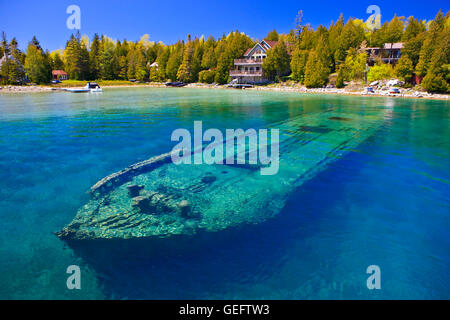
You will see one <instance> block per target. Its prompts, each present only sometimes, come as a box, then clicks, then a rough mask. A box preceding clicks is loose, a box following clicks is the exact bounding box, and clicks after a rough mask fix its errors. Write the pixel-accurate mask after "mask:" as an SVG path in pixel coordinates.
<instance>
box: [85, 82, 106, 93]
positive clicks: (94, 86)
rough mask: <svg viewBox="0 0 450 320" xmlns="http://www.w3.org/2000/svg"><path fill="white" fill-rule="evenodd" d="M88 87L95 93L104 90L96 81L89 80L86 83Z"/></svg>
mask: <svg viewBox="0 0 450 320" xmlns="http://www.w3.org/2000/svg"><path fill="white" fill-rule="evenodd" d="M86 89H87V90H89V91H90V92H93V93H96V92H103V90H102V88H100V86H99V85H98V84H97V83H95V82H88V83H87V85H86Z"/></svg>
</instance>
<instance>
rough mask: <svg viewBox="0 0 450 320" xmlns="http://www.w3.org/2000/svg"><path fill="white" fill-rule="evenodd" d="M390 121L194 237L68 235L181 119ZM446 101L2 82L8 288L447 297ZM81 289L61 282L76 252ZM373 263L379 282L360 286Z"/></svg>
mask: <svg viewBox="0 0 450 320" xmlns="http://www.w3.org/2000/svg"><path fill="white" fill-rule="evenodd" d="M368 110H369V111H370V110H372V111H375V110H376V111H379V110H381V112H383V117H384V120H383V122H382V126H381V127H380V128H379V129H378V130H377V131H376V132H375V133H374V134H373V135H372V136H371V137H370V138H369V139H367V140H366V141H365V142H364V143H362V144H361V145H360V146H359V147H358V148H357V149H356V150H353V151H352V152H350V153H348V154H346V155H345V156H344V157H342V158H340V159H338V160H337V161H335V162H333V163H332V164H331V165H329V166H328V167H327V169H326V170H324V171H322V172H321V173H319V174H318V175H316V176H315V177H314V178H313V179H311V180H309V181H308V182H306V183H305V184H303V185H302V186H301V187H299V188H298V189H297V190H295V192H294V193H293V194H291V196H290V198H289V200H288V202H287V204H286V206H285V207H284V209H283V210H282V211H281V212H280V214H278V215H277V216H276V217H275V218H273V219H271V220H269V221H266V222H264V223H262V224H259V225H251V226H242V227H239V228H235V229H230V230H225V231H222V232H218V233H206V234H199V235H198V236H196V237H194V238H189V237H188V238H179V239H169V240H154V241H147V242H145V243H137V244H133V245H132V246H131V247H132V248H134V249H130V248H129V247H126V248H123V247H122V244H120V243H115V242H111V243H107V244H101V245H99V246H98V248H86V247H85V248H69V247H67V246H66V245H64V243H63V242H61V241H60V240H59V239H57V238H56V237H55V236H54V235H53V234H52V232H54V231H57V230H59V229H60V228H61V227H63V226H64V225H66V224H67V223H68V222H70V221H71V220H72V219H73V217H74V216H75V214H76V211H77V210H78V209H79V207H80V206H82V205H83V204H84V203H85V202H86V201H87V200H88V195H87V193H86V191H87V190H88V188H89V187H90V186H92V185H93V184H94V183H95V182H97V181H98V180H99V179H100V178H102V177H104V176H106V175H108V174H110V173H112V172H115V171H117V170H119V169H122V168H124V167H126V166H128V165H130V164H132V163H135V162H138V161H140V160H144V159H147V158H149V157H151V156H153V155H158V154H161V153H165V152H168V151H170V149H171V148H172V146H173V143H171V142H170V134H171V133H172V131H173V130H174V129H176V128H192V126H193V121H194V120H202V121H203V125H204V127H205V128H206V127H215V128H219V129H222V130H223V129H225V128H239V127H241V128H256V129H257V128H265V127H267V126H269V125H270V124H271V123H274V122H277V121H284V120H287V119H289V118H293V117H295V116H298V115H301V114H305V113H321V112H329V111H335V112H345V113H347V114H348V113H350V114H351V113H355V114H361V113H364V112H367V111H368ZM449 110H450V109H449V103H448V102H443V101H425V100H412V99H411V100H408V99H392V98H374V97H368V98H364V97H340V96H328V95H316V96H312V95H307V96H305V95H299V94H291V93H270V92H249V91H233V90H231V91H225V90H202V89H185V88H183V89H147V88H139V89H114V90H112V89H110V90H108V89H105V92H104V93H103V94H101V95H84V94H80V95H78V94H67V93H48V94H47V93H42V94H30V95H12V94H3V95H0V148H1V149H0V150H1V151H2V152H1V153H0V225H1V231H0V298H20V299H21V298H25V299H28V298H40V299H50V298H62V299H71V298H77V299H79V298H87V299H93V298H119V299H122V298H152V299H167V298H169V299H181V298H184V299H199V298H201V299H210V298H211V299H222V298H226V299H230V298H233V299H234V298H236V299H238V298H241V299H247V298H248V299H260V298H267V299H308V298H319V299H324V298H333V299H341V298H347V299H353V298H355V299H379V298H388V299H390V298H396V299H406V298H439V299H448V298H450V289H449V287H450V277H449V276H448V269H449V268H448V266H449V265H450V219H449V216H448V215H449V206H450V201H449V194H450V192H449V191H450V187H449V182H450V181H449V180H450V177H449V176H450V173H449V165H448V163H449V156H450V154H449V153H450V146H449V137H450V126H449V115H450V111H449ZM71 264H78V265H80V267H81V269H82V290H80V291H69V290H67V289H66V285H65V284H66V277H67V275H66V273H65V270H66V268H67V266H68V265H71ZM373 264H376V265H379V266H380V268H381V273H382V290H380V291H376V292H375V291H369V290H368V289H367V287H366V279H367V276H368V275H367V274H366V273H365V271H366V268H367V266H369V265H373Z"/></svg>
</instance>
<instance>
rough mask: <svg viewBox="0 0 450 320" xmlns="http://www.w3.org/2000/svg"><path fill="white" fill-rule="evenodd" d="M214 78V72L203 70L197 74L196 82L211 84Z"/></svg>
mask: <svg viewBox="0 0 450 320" xmlns="http://www.w3.org/2000/svg"><path fill="white" fill-rule="evenodd" d="M215 77H216V72H215V71H214V70H203V71H200V73H199V74H198V81H200V82H201V83H213V82H214V78H215Z"/></svg>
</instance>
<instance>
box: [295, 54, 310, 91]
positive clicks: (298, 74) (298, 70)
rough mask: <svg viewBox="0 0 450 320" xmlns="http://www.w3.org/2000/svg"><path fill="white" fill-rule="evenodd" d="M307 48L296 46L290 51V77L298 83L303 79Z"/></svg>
mask: <svg viewBox="0 0 450 320" xmlns="http://www.w3.org/2000/svg"><path fill="white" fill-rule="evenodd" d="M308 55H309V51H308V50H302V49H300V48H296V49H295V50H294V52H293V53H292V59H291V70H292V78H293V79H294V80H296V81H298V82H300V83H303V82H304V80H305V70H306V62H307V61H308Z"/></svg>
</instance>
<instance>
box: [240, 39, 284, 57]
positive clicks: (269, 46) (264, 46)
mask: <svg viewBox="0 0 450 320" xmlns="http://www.w3.org/2000/svg"><path fill="white" fill-rule="evenodd" d="M277 43H278V41H271V40H262V41H260V42H257V43H256V44H255V45H254V46H253V47H251V48H248V49H247V51H245V53H244V56H247V55H249V54H250V52H251V51H252V50H253V49H254V48H255V47H257V46H260V47H261V48H262V49H264V50H265V51H267V50H269V49H272V48H273V47H274V46H275V45H276V44H277Z"/></svg>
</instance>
